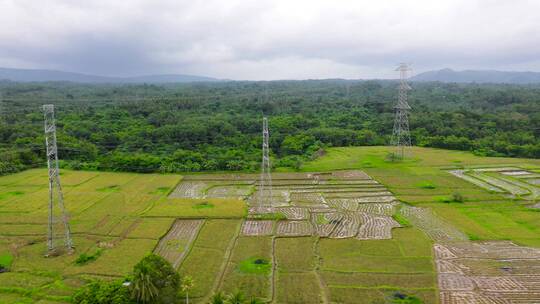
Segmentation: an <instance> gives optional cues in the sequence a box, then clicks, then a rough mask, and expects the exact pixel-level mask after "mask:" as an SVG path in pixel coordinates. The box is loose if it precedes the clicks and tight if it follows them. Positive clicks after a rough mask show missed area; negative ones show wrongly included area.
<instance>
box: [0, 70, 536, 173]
mask: <svg viewBox="0 0 540 304" xmlns="http://www.w3.org/2000/svg"><path fill="white" fill-rule="evenodd" d="M411 86H412V87H413V90H412V91H410V97H409V103H410V104H411V106H412V108H413V110H412V112H411V115H410V127H411V134H412V140H413V144H415V145H418V146H425V147H437V148H446V149H455V150H464V151H472V152H474V153H475V154H478V155H486V156H510V157H528V158H540V140H539V137H540V85H529V86H518V85H500V84H499V85H495V84H443V83H412V84H411ZM0 92H1V93H2V100H1V101H0V174H5V173H10V172H16V171H19V170H23V169H26V168H29V167H35V166H43V165H44V160H45V146H44V138H43V115H42V113H41V111H40V107H41V105H42V104H46V103H53V104H55V106H56V114H57V132H58V145H59V146H58V148H59V155H60V158H61V161H62V162H61V164H62V166H63V167H65V168H71V169H84V170H112V171H134V172H197V171H231V170H234V171H255V170H258V169H259V167H260V158H261V144H262V142H261V131H262V116H263V115H265V116H268V117H269V126H270V148H271V157H272V160H273V166H274V167H292V168H297V169H298V168H300V167H301V166H302V163H303V162H305V161H307V160H309V159H312V158H315V157H318V156H320V155H322V154H323V153H324V149H325V148H327V147H333V146H366V145H387V144H388V143H389V142H390V137H391V133H392V125H393V106H394V104H395V102H396V100H397V83H396V82H394V81H345V80H319V81H315V80H314V81H273V82H218V83H194V84H168V85H88V84H73V83H13V82H6V81H4V82H0ZM265 92H268V93H265Z"/></svg>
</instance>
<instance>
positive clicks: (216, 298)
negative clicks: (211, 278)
mask: <svg viewBox="0 0 540 304" xmlns="http://www.w3.org/2000/svg"><path fill="white" fill-rule="evenodd" d="M209 304H225V296H224V295H223V293H222V292H221V291H220V292H218V293H216V294H214V295H213V296H212V299H211V300H210V303H209Z"/></svg>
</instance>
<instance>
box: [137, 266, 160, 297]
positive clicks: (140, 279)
mask: <svg viewBox="0 0 540 304" xmlns="http://www.w3.org/2000/svg"><path fill="white" fill-rule="evenodd" d="M157 295H158V289H157V287H156V286H155V285H154V283H152V280H151V279H150V274H148V273H146V272H145V271H138V272H136V273H135V276H134V278H133V284H132V289H131V296H132V297H133V298H135V300H136V301H137V302H141V303H149V302H150V301H152V300H153V299H155V298H156V297H157Z"/></svg>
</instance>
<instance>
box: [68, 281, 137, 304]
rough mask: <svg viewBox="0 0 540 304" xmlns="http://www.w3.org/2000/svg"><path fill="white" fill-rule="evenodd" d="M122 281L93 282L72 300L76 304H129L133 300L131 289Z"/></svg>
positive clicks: (78, 291) (78, 292)
mask: <svg viewBox="0 0 540 304" xmlns="http://www.w3.org/2000/svg"><path fill="white" fill-rule="evenodd" d="M122 283H123V282H122V281H113V282H107V281H101V280H97V281H92V282H90V283H88V284H86V285H85V286H84V287H83V288H81V289H79V290H77V291H76V292H75V294H74V295H73V296H72V298H71V302H72V303H74V304H127V303H135V302H134V301H133V300H131V297H130V295H129V289H128V288H127V287H125V286H123V285H122Z"/></svg>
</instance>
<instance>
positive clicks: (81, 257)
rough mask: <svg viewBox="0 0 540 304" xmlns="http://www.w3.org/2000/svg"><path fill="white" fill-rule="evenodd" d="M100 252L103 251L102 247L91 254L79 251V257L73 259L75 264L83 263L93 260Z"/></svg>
mask: <svg viewBox="0 0 540 304" xmlns="http://www.w3.org/2000/svg"><path fill="white" fill-rule="evenodd" d="M102 252H103V249H98V250H97V251H96V252H94V253H93V254H86V253H81V255H79V257H78V258H77V259H76V260H75V264H77V265H84V264H86V263H88V262H91V261H95V260H96V259H97V258H98V257H99V256H100V255H101V253H102Z"/></svg>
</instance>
